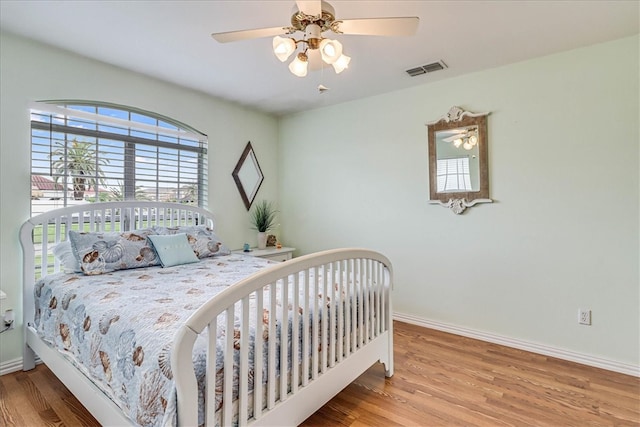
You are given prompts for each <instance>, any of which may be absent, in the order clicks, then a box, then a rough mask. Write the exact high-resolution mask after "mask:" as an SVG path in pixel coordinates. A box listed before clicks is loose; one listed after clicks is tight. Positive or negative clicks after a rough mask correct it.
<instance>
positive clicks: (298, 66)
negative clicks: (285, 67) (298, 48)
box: [289, 52, 309, 77]
mask: <svg viewBox="0 0 640 427" xmlns="http://www.w3.org/2000/svg"><path fill="white" fill-rule="evenodd" d="M308 65H309V63H308V62H307V55H305V54H304V53H303V52H300V53H299V54H298V56H296V59H294V60H293V61H291V64H289V71H291V72H292V73H293V74H295V75H296V76H298V77H304V76H306V75H307V66H308Z"/></svg>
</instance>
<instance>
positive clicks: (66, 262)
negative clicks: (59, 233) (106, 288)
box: [51, 240, 82, 273]
mask: <svg viewBox="0 0 640 427" xmlns="http://www.w3.org/2000/svg"><path fill="white" fill-rule="evenodd" d="M51 252H52V253H53V256H55V257H56V258H57V259H58V260H59V261H60V264H62V270H63V271H64V272H65V273H80V272H81V271H82V270H81V269H80V264H78V260H77V259H76V256H75V254H74V253H73V250H72V249H71V242H69V240H65V241H64V242H60V243H58V244H57V245H55V246H54V247H53V249H51Z"/></svg>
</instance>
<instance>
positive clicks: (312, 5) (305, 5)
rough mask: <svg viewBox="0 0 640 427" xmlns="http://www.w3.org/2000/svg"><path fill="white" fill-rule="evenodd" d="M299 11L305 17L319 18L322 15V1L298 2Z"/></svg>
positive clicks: (300, 0)
mask: <svg viewBox="0 0 640 427" xmlns="http://www.w3.org/2000/svg"><path fill="white" fill-rule="evenodd" d="M296 4H297V5H298V10H299V11H300V12H302V13H304V14H305V15H311V16H317V15H320V14H321V13H322V6H321V2H320V0H296Z"/></svg>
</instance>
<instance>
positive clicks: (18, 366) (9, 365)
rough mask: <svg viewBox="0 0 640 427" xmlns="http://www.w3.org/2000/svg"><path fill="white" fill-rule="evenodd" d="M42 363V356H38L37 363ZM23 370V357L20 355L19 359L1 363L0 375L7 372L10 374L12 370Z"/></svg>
mask: <svg viewBox="0 0 640 427" xmlns="http://www.w3.org/2000/svg"><path fill="white" fill-rule="evenodd" d="M38 363H42V361H41V360H40V358H39V357H38V356H36V364H38ZM21 370H22V357H18V358H17V359H12V360H7V361H6V362H3V363H0V376H1V375H5V374H10V373H12V372H17V371H21Z"/></svg>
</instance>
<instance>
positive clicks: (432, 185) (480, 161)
mask: <svg viewBox="0 0 640 427" xmlns="http://www.w3.org/2000/svg"><path fill="white" fill-rule="evenodd" d="M488 115H489V113H471V112H469V111H465V110H463V109H462V108H460V107H452V108H451V109H450V110H449V112H448V113H447V114H446V115H445V116H444V117H442V118H441V119H439V120H437V121H435V122H431V123H428V124H427V133H428V136H429V196H430V199H431V203H437V204H440V205H441V206H444V207H447V208H450V209H451V210H452V211H453V212H454V213H456V214H461V213H462V212H464V211H465V209H466V208H468V207H471V206H473V205H475V204H476V203H490V202H492V200H491V199H490V198H489V167H488V145H489V141H488V139H487V116H488Z"/></svg>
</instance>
